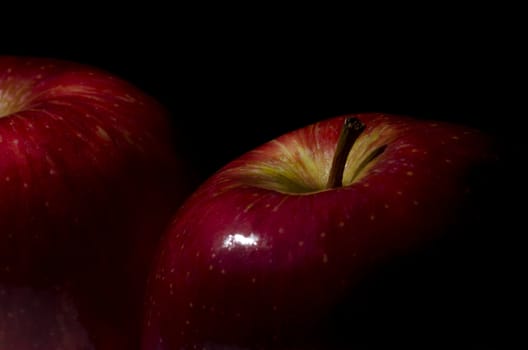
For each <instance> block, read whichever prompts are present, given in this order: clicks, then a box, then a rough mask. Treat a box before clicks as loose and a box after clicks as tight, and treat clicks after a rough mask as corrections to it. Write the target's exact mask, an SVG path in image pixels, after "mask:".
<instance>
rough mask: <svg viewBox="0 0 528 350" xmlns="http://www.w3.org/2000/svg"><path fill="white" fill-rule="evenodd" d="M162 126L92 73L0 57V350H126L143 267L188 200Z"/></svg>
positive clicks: (163, 116)
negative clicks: (179, 206)
mask: <svg viewBox="0 0 528 350" xmlns="http://www.w3.org/2000/svg"><path fill="white" fill-rule="evenodd" d="M169 117H170V116H169V112H168V110H167V109H166V108H164V107H163V106H162V105H161V104H160V103H159V102H158V101H156V100H155V99H154V98H153V97H152V96H149V95H148V94H147V93H146V92H143V91H141V90H140V89H139V88H137V87H136V86H133V85H132V84H131V83H129V82H126V81H124V80H123V79H121V78H119V77H117V76H115V75H114V74H111V73H109V72H106V71H104V70H102V69H99V68H96V67H93V66H92V67H91V66H88V65H84V64H80V63H76V62H67V61H64V60H58V59H52V58H47V57H33V58H31V57H16V56H0V198H1V200H0V347H1V348H2V349H17V350H24V349H55V348H60V347H61V346H62V348H67V349H137V348H138V336H137V335H138V334H139V321H138V317H139V314H140V313H141V312H140V305H141V304H142V300H143V293H144V283H145V278H146V274H147V266H148V265H149V264H150V258H151V257H152V254H153V250H154V247H155V245H156V243H157V240H158V238H159V236H160V235H161V232H162V230H163V228H164V227H165V225H166V224H167V223H168V220H169V218H170V215H171V214H172V212H173V211H174V210H175V209H176V208H177V206H178V205H179V204H180V202H181V201H182V200H183V198H184V197H185V196H186V195H187V193H188V192H190V190H191V181H190V179H188V178H186V177H185V176H184V174H185V173H187V171H188V168H186V167H187V166H188V165H185V161H184V159H183V157H182V156H181V155H179V154H177V151H176V149H175V145H174V144H173V141H174V140H173V137H174V135H173V134H172V132H171V128H170V124H169ZM184 169H185V172H184Z"/></svg>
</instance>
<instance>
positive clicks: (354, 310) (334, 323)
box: [142, 114, 497, 350]
mask: <svg viewBox="0 0 528 350" xmlns="http://www.w3.org/2000/svg"><path fill="white" fill-rule="evenodd" d="M357 117H358V118H359V119H360V120H361V121H363V123H364V124H366V129H365V131H364V133H363V134H362V135H361V136H360V138H359V139H358V140H357V141H356V145H355V146H354V148H353V149H352V151H351V153H350V157H349V162H350V159H351V158H354V157H355V158H356V159H360V158H362V157H364V155H365V154H367V153H368V152H365V150H368V149H381V150H382V152H381V153H380V154H379V155H378V156H377V157H376V158H375V160H374V161H373V162H372V163H371V166H370V167H367V168H365V170H364V172H363V174H362V176H360V177H358V178H356V180H355V181H353V183H346V178H347V175H346V173H347V170H345V182H344V184H345V186H343V187H339V188H336V189H331V190H322V189H319V190H314V188H318V186H319V187H320V186H324V181H325V176H326V175H327V173H328V171H329V164H330V163H331V159H332V156H333V151H334V148H335V145H336V142H337V138H338V135H339V131H340V128H341V126H342V124H343V120H344V116H343V117H336V118H332V119H329V120H324V121H321V122H320V123H316V124H313V125H310V126H307V127H306V128H303V129H300V130H296V131H293V132H291V133H288V134H286V135H283V136H281V137H279V138H278V139H276V140H273V141H271V142H269V143H266V144H264V145H262V146H261V147H258V148H256V149H255V150H252V151H250V152H248V153H246V154H244V155H242V156H241V157H240V158H238V159H236V160H234V161H232V162H231V163H229V164H227V165H226V166H225V167H223V168H222V169H220V170H219V171H218V172H217V173H215V174H214V175H212V176H211V177H210V178H209V179H208V180H207V181H206V182H205V183H204V184H202V185H201V186H200V187H199V188H198V190H197V191H196V192H195V193H194V194H193V195H192V196H190V198H189V199H188V200H187V201H186V202H185V204H184V205H183V206H182V207H181V208H180V210H179V211H178V212H177V213H176V215H175V217H174V219H173V221H172V223H171V225H170V226H169V228H168V230H167V232H166V234H165V236H164V237H163V240H162V242H161V245H160V247H159V252H158V253H159V254H158V256H157V259H156V262H155V265H154V267H153V270H152V272H151V278H150V281H149V288H148V294H147V300H146V313H145V321H144V332H143V342H142V344H143V350H152V349H156V350H160V349H163V350H167V349H171V350H173V349H194V347H193V346H196V347H197V348H202V347H203V348H206V349H283V348H284V349H286V348H287V349H311V348H321V349H330V348H336V349H341V348H343V346H346V345H344V344H349V345H350V344H353V343H354V342H355V341H357V342H358V343H362V341H364V340H365V339H368V337H369V336H370V335H373V336H374V337H376V336H377V337H382V338H383V337H385V336H388V334H389V333H384V332H383V330H385V331H387V330H390V329H393V328H394V329H398V330H404V329H405V328H404V327H403V326H401V327H400V326H399V324H400V323H402V324H403V323H404V322H402V320H401V316H400V315H397V316H394V315H393V314H391V313H390V312H386V310H383V308H385V307H389V305H390V303H388V302H386V303H384V304H383V306H379V307H378V308H377V311H376V312H378V314H375V315H374V316H373V315H372V312H373V310H372V309H369V310H367V309H366V306H365V304H366V303H367V301H368V300H367V299H368V298H369V295H371V294H372V293H378V299H377V300H376V299H375V300H376V301H375V302H380V301H383V300H391V295H392V294H393V293H396V288H394V287H395V286H399V285H398V283H402V284H405V283H411V282H414V283H415V284H414V286H415V287H418V286H419V284H418V283H416V282H417V281H416V279H417V278H418V279H422V280H424V281H425V280H427V274H428V273H431V274H433V275H434V272H433V270H434V269H435V268H437V267H438V261H436V262H435V263H431V264H430V265H427V264H426V260H427V259H422V260H419V259H418V260H417V259H416V258H415V257H413V255H412V254H411V253H413V252H420V251H425V250H427V249H429V248H427V249H426V247H428V246H430V245H431V243H432V242H439V241H440V238H441V237H447V236H451V237H452V236H455V237H457V235H459V234H460V235H461V234H464V232H465V231H466V229H467V228H468V227H471V226H470V225H473V224H474V223H475V222H477V221H478V220H481V219H482V216H480V215H482V212H480V211H478V210H477V208H476V207H475V206H474V205H475V201H476V202H478V201H479V200H480V199H482V197H478V196H477V191H480V190H481V189H482V188H483V187H485V186H487V185H488V184H487V182H486V181H487V178H486V175H487V174H488V169H491V168H488V166H490V167H491V166H492V165H493V164H494V162H495V161H496V160H497V154H496V152H495V150H494V148H493V147H494V145H493V142H492V139H491V138H488V136H487V135H485V134H483V133H481V132H479V131H477V130H473V129H471V128H468V127H466V126H461V125H453V124H448V123H442V122H434V121H425V120H418V119H412V118H409V117H405V116H395V115H384V114H360V115H358V116H357ZM376 135H377V136H376ZM366 145H370V146H368V147H367V146H366ZM310 160H314V161H310ZM317 164H319V165H317ZM356 164H357V160H356ZM348 166H349V165H347V167H348ZM273 169H274V170H273ZM309 174H312V175H313V174H316V175H315V176H313V177H311V178H310V175H309ZM348 177H349V178H350V176H348ZM299 179H302V180H299ZM301 182H302V183H303V185H298V184H299V183H301ZM288 186H289V188H296V189H295V190H294V192H288V191H287V188H288ZM310 188H312V190H310ZM296 192H302V193H296ZM477 198H479V200H476V199H477ZM481 202H483V201H481ZM447 233H449V234H447ZM453 242H455V243H453ZM443 244H444V246H450V245H449V244H445V243H443ZM452 244H457V243H456V240H454V241H452V242H451V245H452ZM440 245H441V244H439V246H440ZM457 248H458V247H457ZM429 251H430V252H432V251H434V249H433V250H429ZM413 259H414V261H421V262H419V263H418V265H419V264H424V265H423V266H422V268H423V269H422V270H416V269H415V273H414V275H413V274H412V273H410V272H408V271H410V269H407V272H405V274H406V276H407V277H406V278H407V279H406V280H404V277H403V276H404V274H401V275H397V274H396V275H395V274H394V273H392V272H391V273H389V272H383V273H386V274H387V276H392V277H391V278H393V282H394V278H395V277H394V276H399V277H400V278H401V280H399V281H396V283H393V284H392V285H391V284H387V283H386V282H380V281H383V279H380V278H378V275H379V273H382V272H381V271H382V270H386V271H388V270H390V266H393V264H396V265H397V266H399V269H400V270H405V269H404V268H403V267H402V266H405V265H408V266H411V265H413V264H411V263H410V261H413ZM429 260H431V259H429ZM396 261H400V262H398V263H396ZM444 262H445V261H444ZM435 264H437V265H436V267H433V266H435ZM396 265H394V266H396ZM413 266H416V264H414V265H413ZM425 266H428V267H425ZM428 268H431V271H429V270H428ZM392 269H393V270H394V268H392ZM396 270H398V268H396ZM453 271H454V270H453ZM444 272H445V271H444ZM391 274H392V275H391ZM438 276H439V275H438V274H437V275H435V277H434V278H438ZM450 277H451V276H448V278H447V279H445V280H443V281H442V282H446V281H449V280H450ZM389 279H390V278H388V279H387V278H386V279H385V281H387V280H389ZM452 281H453V280H451V283H452ZM383 283H385V285H384V287H380V286H383ZM375 286H378V287H375ZM437 286H439V285H438V284H434V285H433V288H436V287H437ZM422 287H423V286H422ZM384 288H394V291H392V290H390V289H384ZM422 289H423V288H422ZM406 292H411V293H415V294H414V296H419V294H420V293H416V291H415V290H413V289H412V288H411V289H406ZM403 294H405V293H404V292H401V295H403ZM401 295H400V296H401ZM436 296H437V297H438V296H439V295H436ZM428 298H432V297H431V295H428V296H425V297H423V299H422V301H423V302H425V303H424V304H423V305H422V306H424V305H432V304H437V305H443V306H445V303H444V302H443V301H442V298H441V297H439V298H438V299H437V300H435V301H431V300H430V299H428ZM406 300H407V302H409V299H406ZM370 301H371V302H372V300H370ZM392 301H393V302H394V303H395V304H396V303H398V302H403V303H404V301H403V299H402V300H399V299H398V298H393V299H392ZM417 305H418V304H415V308H417V309H419V308H420V307H422V306H420V307H417ZM439 309H441V307H438V308H437V309H436V311H440V310H439ZM392 311H395V309H393V310H392ZM399 311H400V312H402V313H403V314H405V313H407V312H409V313H410V312H411V311H410V310H408V309H406V306H402V307H401V309H400V310H399ZM415 311H416V310H415ZM428 311H430V310H428ZM385 312H386V313H385ZM390 315H392V318H389V316H390ZM377 316H380V317H381V316H384V317H385V319H384V318H380V319H376V317H377ZM421 316H424V315H421ZM369 317H370V318H369ZM434 317H436V316H432V318H428V320H431V319H434ZM389 319H390V320H391V321H388V323H389V324H387V320H389ZM392 321H394V322H392ZM422 321H423V322H424V323H425V325H424V324H422V326H423V327H422V328H421V329H420V330H418V329H419V328H411V329H410V330H409V329H408V330H407V332H411V333H420V331H424V330H426V329H427V328H428V327H429V326H430V325H429V324H427V321H425V320H418V321H416V322H414V323H413V326H418V325H420V323H422ZM369 322H370V324H369ZM391 322H392V323H391ZM383 325H385V326H383ZM407 325H409V324H407ZM378 331H379V332H378ZM369 332H370V333H369ZM377 332H378V333H377ZM395 333H397V331H396V332H393V333H390V334H392V335H395ZM367 334H368V335H367ZM345 348H348V347H345Z"/></svg>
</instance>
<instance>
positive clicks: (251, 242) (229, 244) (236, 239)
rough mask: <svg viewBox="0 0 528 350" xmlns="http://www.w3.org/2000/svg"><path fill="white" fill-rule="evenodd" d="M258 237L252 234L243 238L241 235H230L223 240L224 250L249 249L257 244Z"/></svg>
mask: <svg viewBox="0 0 528 350" xmlns="http://www.w3.org/2000/svg"><path fill="white" fill-rule="evenodd" d="M258 241H259V237H258V236H257V235H255V234H253V233H250V234H249V235H247V236H245V235H243V234H241V233H235V234H230V235H228V236H227V237H226V238H225V239H224V244H223V247H224V248H228V249H231V248H234V247H237V246H241V247H251V246H256V245H257V244H258Z"/></svg>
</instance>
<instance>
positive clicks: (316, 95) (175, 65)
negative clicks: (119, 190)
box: [0, 4, 526, 181]
mask: <svg viewBox="0 0 528 350" xmlns="http://www.w3.org/2000/svg"><path fill="white" fill-rule="evenodd" d="M197 7H198V8H197V9H190V8H185V9H184V8H181V7H178V8H177V7H174V8H170V7H169V6H167V7H161V8H160V7H156V6H154V5H153V4H152V5H145V4H143V5H142V6H138V7H137V8H131V7H130V6H129V7H127V8H126V9H124V8H123V9H115V10H111V9H107V8H105V9H103V8H96V11H94V12H93V13H92V11H89V10H93V8H90V9H88V8H79V9H76V10H75V11H74V10H73V9H63V11H66V12H64V13H63V14H62V15H59V16H57V18H56V19H55V18H52V17H48V16H45V15H42V16H40V20H39V21H37V22H35V21H33V20H31V21H27V23H23V24H22V23H18V25H13V26H12V27H11V29H10V30H7V29H8V28H7V27H6V30H5V31H4V33H7V32H9V33H11V34H10V35H7V36H6V37H5V39H8V41H9V39H14V40H12V41H9V43H8V42H3V44H2V47H1V48H0V50H2V51H3V52H4V53H6V54H22V55H37V56H51V57H55V58H63V59H70V60H75V61H79V62H83V63H87V64H92V65H95V66H98V67H100V68H104V69H106V70H108V71H110V72H112V73H115V74H117V75H119V76H121V77H123V78H125V79H127V80H129V81H131V82H132V83H134V84H136V85H138V86H139V87H140V88H142V89H143V90H145V92H147V93H149V94H151V95H153V96H155V97H156V98H158V99H159V100H160V101H161V102H162V103H163V104H164V105H166V106H167V107H168V108H169V110H170V112H171V114H172V116H173V126H174V130H175V131H176V133H177V135H178V136H177V138H178V140H177V142H178V147H179V148H180V149H181V150H182V153H183V154H184V156H185V157H187V158H188V159H189V160H190V162H191V164H192V166H193V167H195V169H196V170H197V171H198V174H199V176H198V177H199V181H202V180H204V179H205V178H207V177H208V176H209V175H210V174H211V173H212V172H213V171H215V170H217V169H218V168H219V167H221V166H222V165H224V164H225V163H227V162H228V161H230V160H232V159H234V158H235V157H237V156H239V155H240V154H242V153H243V152H245V151H247V150H250V149H252V148H253V147H256V146H258V145H259V144H261V143H263V142H265V141H268V140H270V139H272V138H274V137H277V136H279V135H280V134H283V133H285V132H287V131H290V130H292V129H295V128H298V127H302V126H304V125H306V124H308V123H310V122H314V121H317V120H320V119H323V118H327V117H332V116H336V115H340V114H345V113H357V112H387V113H401V114H408V115H412V116H415V117H418V118H432V119H439V120H448V121H456V122H461V123H466V124H470V125H473V126H477V127H480V128H483V129H486V130H490V131H493V132H498V133H500V135H501V136H503V137H504V138H505V140H506V141H507V142H508V143H509V147H510V148H511V150H512V152H514V153H515V154H516V156H515V157H521V159H526V158H525V157H524V155H523V154H522V153H521V152H520V149H522V148H524V145H525V143H524V141H521V140H520V139H516V138H515V137H514V136H520V135H521V127H520V123H521V122H522V119H523V118H524V113H523V112H524V110H523V109H522V108H523V106H522V103H521V94H522V93H521V88H520V87H519V86H522V85H523V84H525V81H524V79H523V78H522V76H521V73H522V72H521V62H522V61H523V59H522V57H521V52H522V44H521V43H522V41H521V39H520V38H519V37H520V36H521V28H520V24H519V21H517V20H516V19H515V18H514V17H512V18H509V16H510V15H511V16H514V14H515V11H514V10H512V11H511V12H508V13H502V12H500V11H498V9H496V8H489V9H482V8H481V9H468V10H467V12H464V11H463V9H461V8H457V9H449V8H443V9H439V8H435V9H429V10H427V11H425V9H416V8H414V9H412V11H411V9H407V10H408V11H406V9H403V13H397V12H396V9H391V8H388V7H387V6H386V5H385V6H383V7H382V6H380V9H379V10H375V11H373V12H370V13H369V14H367V15H365V14H364V12H361V11H358V10H357V9H352V8H348V9H345V8H343V9H340V8H336V9H335V12H333V11H331V12H326V11H324V10H323V9H320V8H318V7H313V8H307V7H306V6H305V7H300V8H290V9H286V8H277V9H270V8H264V7H262V8H251V9H250V8H239V7H233V8H226V7H219V8H212V7H210V6H209V7H208V6H205V5H204V7H203V8H199V7H200V6H197ZM382 9H383V10H386V11H385V12H384V13H381V10H382ZM85 10H86V13H84V11H85ZM393 10H394V12H393ZM399 10H402V9H399ZM477 10H478V11H477ZM68 11H70V12H69V13H68ZM413 11H414V12H413ZM83 15H85V17H84V18H81V16H83ZM26 25H27V26H29V25H33V27H32V29H28V27H26V29H27V31H24V30H23V28H24V27H25V26H26ZM21 28H22V29H21ZM29 28H31V27H29Z"/></svg>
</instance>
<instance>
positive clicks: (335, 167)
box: [326, 117, 365, 188]
mask: <svg viewBox="0 0 528 350" xmlns="http://www.w3.org/2000/svg"><path fill="white" fill-rule="evenodd" d="M363 130H365V124H363V123H362V122H361V120H359V119H358V118H355V117H351V118H346V119H345V122H344V124H343V128H342V129H341V134H340V135H339V140H338V141H337V146H336V151H335V153H334V159H333V161H332V167H331V168H330V175H328V182H327V184H326V187H327V188H336V187H341V186H343V172H344V170H345V164H346V161H347V158H348V154H349V153H350V150H351V149H352V146H353V145H354V142H356V140H357V138H358V137H359V135H361V133H362V132H363Z"/></svg>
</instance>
